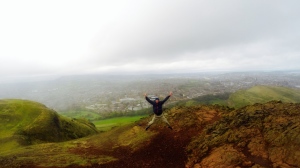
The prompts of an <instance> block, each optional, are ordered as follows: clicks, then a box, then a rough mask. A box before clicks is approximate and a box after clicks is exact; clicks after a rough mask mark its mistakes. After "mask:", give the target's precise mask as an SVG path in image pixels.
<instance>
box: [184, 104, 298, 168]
mask: <svg viewBox="0 0 300 168" xmlns="http://www.w3.org/2000/svg"><path fill="white" fill-rule="evenodd" d="M299 151H300V104H293V103H282V102H280V101H272V102H269V103H266V104H255V105H252V106H246V107H244V108H241V109H238V110H233V111H231V112H228V113H223V114H222V117H221V119H220V120H219V121H218V122H215V123H213V124H211V125H208V126H207V127H206V128H205V129H204V130H203V132H202V133H201V134H200V135H199V136H197V137H196V138H195V139H194V140H193V141H192V142H191V143H190V144H189V146H188V147H187V152H188V154H189V159H188V163H187V164H186V167H195V168H196V167H203V168H204V167H205V168H210V167H211V168H213V167H253V168H254V167H300V157H299V156H300V152H299Z"/></svg>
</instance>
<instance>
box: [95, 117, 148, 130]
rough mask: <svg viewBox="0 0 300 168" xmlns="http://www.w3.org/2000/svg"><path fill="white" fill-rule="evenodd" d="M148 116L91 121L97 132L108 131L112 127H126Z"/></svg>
mask: <svg viewBox="0 0 300 168" xmlns="http://www.w3.org/2000/svg"><path fill="white" fill-rule="evenodd" d="M146 116H148V115H139V116H124V117H116V118H109V119H104V120H98V121H93V123H94V124H95V126H96V128H97V129H98V130H99V131H108V130H110V129H112V128H113V127H117V126H122V125H126V124H129V123H133V122H135V121H138V120H140V119H141V118H143V117H146Z"/></svg>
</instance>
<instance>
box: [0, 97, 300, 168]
mask: <svg viewBox="0 0 300 168" xmlns="http://www.w3.org/2000/svg"><path fill="white" fill-rule="evenodd" d="M299 109H300V103H283V102H281V101H272V102H268V103H264V104H259V103H256V104H254V105H249V106H246V107H244V108H240V109H233V108H229V107H227V106H220V105H194V106H193V105H189V106H184V105H180V106H174V107H172V108H168V109H166V110H165V113H164V114H165V116H166V118H167V119H168V120H169V122H170V123H171V125H172V127H173V130H170V129H168V128H167V126H166V125H165V124H164V123H162V122H157V123H155V124H154V125H152V126H151V127H150V129H149V130H147V131H145V127H146V125H147V123H148V122H149V121H150V120H151V118H152V116H149V117H146V118H143V119H141V120H139V121H137V122H135V123H131V124H128V125H124V126H120V127H116V128H113V129H111V130H109V131H107V132H103V133H98V134H95V135H93V136H88V137H84V138H80V139H76V140H71V141H66V142H60V143H42V144H37V145H31V146H25V147H21V148H18V149H16V150H7V151H5V152H2V151H0V165H1V167H4V168H5V167H7V168H12V167H43V168H45V167H77V168H80V167H82V168H83V167H84V168H86V167H90V168H97V167H101V168H110V167H126V168H127V167H128V168H140V167H157V168H165V167H175V168H181V167H205V168H215V167H251V168H262V167H287V168H288V167H299V166H300V159H299V158H300V157H299V156H300V153H299V151H300V143H299V142H300V136H299V135H300V120H299V116H300V112H299Z"/></svg>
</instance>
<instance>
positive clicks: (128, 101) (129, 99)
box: [120, 98, 136, 103]
mask: <svg viewBox="0 0 300 168" xmlns="http://www.w3.org/2000/svg"><path fill="white" fill-rule="evenodd" d="M133 101H136V99H134V98H124V99H120V102H122V103H130V102H133Z"/></svg>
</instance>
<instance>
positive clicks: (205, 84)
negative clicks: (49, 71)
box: [0, 71, 300, 113]
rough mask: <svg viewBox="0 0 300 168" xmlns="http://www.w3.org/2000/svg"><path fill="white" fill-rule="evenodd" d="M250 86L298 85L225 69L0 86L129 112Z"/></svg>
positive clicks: (40, 98)
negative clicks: (155, 99)
mask: <svg viewBox="0 0 300 168" xmlns="http://www.w3.org/2000/svg"><path fill="white" fill-rule="evenodd" d="M255 85H272V86H284V87H290V88H299V89H300V72H299V71H285V72H227V73H198V74H171V75H144V76H142V75H131V76H116V75H114V76H100V75H86V76H66V77H61V78H58V79H54V80H49V81H39V82H23V83H20V82H19V83H6V84H0V98H19V99H29V100H34V101H37V102H40V103H43V104H45V105H46V106H48V107H50V108H52V109H54V110H56V111H58V112H66V111H72V110H86V111H93V112H95V113H108V112H114V111H118V112H129V111H137V110H141V109H144V108H148V107H149V103H148V102H147V101H146V100H145V98H144V93H147V94H148V96H149V97H159V98H160V99H164V98H165V97H166V96H167V95H168V94H169V92H170V91H172V92H173V96H172V97H171V98H170V100H169V101H168V102H167V103H172V102H176V101H180V100H187V99H192V98H195V97H199V96H203V95H209V94H212V95H216V94H222V93H228V92H230V93H232V92H235V91H237V90H240V89H247V88H250V87H252V86H255Z"/></svg>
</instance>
